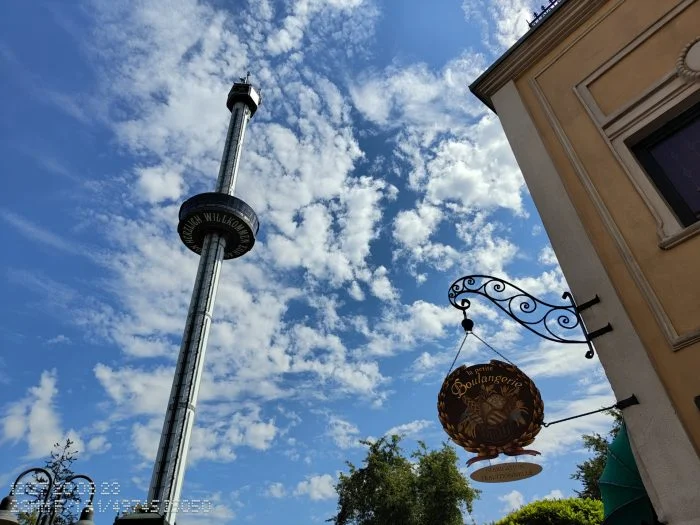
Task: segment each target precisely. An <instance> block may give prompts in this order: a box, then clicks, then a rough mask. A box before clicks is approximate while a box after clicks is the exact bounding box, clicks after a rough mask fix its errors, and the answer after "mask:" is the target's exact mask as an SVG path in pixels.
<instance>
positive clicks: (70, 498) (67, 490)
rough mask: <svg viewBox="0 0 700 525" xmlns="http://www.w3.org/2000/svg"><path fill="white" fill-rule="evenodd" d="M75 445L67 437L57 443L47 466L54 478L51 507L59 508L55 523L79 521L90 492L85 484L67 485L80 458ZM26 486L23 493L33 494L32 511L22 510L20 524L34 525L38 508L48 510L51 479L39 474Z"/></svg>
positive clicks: (47, 461) (64, 524) (55, 524)
mask: <svg viewBox="0 0 700 525" xmlns="http://www.w3.org/2000/svg"><path fill="white" fill-rule="evenodd" d="M74 445H75V442H74V441H73V440H71V439H70V438H67V439H66V441H65V443H54V446H53V450H52V451H51V454H50V456H49V457H48V458H47V459H46V462H45V465H44V468H45V469H46V470H48V471H49V472H50V473H51V476H52V478H53V487H52V492H51V494H50V495H49V500H48V509H51V508H54V509H56V510H55V516H54V521H53V525H70V524H71V523H74V522H75V521H77V520H78V516H79V515H80V508H79V505H80V501H81V498H82V496H85V495H86V494H89V492H88V489H87V488H86V487H85V486H84V485H82V484H76V483H67V484H66V480H67V479H68V478H70V477H71V476H73V475H74V472H73V469H72V465H73V463H74V462H75V461H76V460H77V459H78V451H77V450H75V448H74ZM61 487H62V490H61ZM22 488H23V489H24V490H23V492H24V493H25V494H27V495H28V496H29V501H28V503H29V505H28V507H29V509H30V510H29V512H21V513H20V515H19V521H20V525H34V524H35V523H36V518H37V515H38V509H39V508H42V509H44V510H45V511H48V509H47V508H44V507H43V506H42V505H43V502H44V499H45V497H46V493H47V491H48V490H49V486H48V480H47V479H46V476H44V475H42V474H40V473H37V474H35V475H34V478H33V479H32V481H29V482H27V483H24V484H23V487H22Z"/></svg>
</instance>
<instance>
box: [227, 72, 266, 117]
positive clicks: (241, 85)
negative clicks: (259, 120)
mask: <svg viewBox="0 0 700 525" xmlns="http://www.w3.org/2000/svg"><path fill="white" fill-rule="evenodd" d="M249 78H250V73H248V75H246V77H245V78H241V81H240V82H234V84H233V86H232V87H231V91H229V92H228V98H227V99H226V107H227V108H228V110H229V111H233V106H234V105H235V104H236V102H243V103H244V104H245V105H246V106H248V109H250V116H251V117H252V116H253V115H254V114H255V111H256V110H257V109H258V106H259V105H260V103H261V102H262V98H261V96H260V93H259V92H258V90H256V89H255V88H254V87H253V86H252V85H251V84H250V83H249V82H248V79H249Z"/></svg>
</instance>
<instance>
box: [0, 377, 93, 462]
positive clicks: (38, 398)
mask: <svg viewBox="0 0 700 525" xmlns="http://www.w3.org/2000/svg"><path fill="white" fill-rule="evenodd" d="M57 382H58V376H57V374H56V370H51V371H49V370H45V371H44V372H42V374H41V378H40V379H39V384H38V385H37V386H34V387H30V388H29V389H28V390H27V394H26V396H25V397H24V398H23V399H21V400H19V401H16V402H14V403H11V404H9V405H8V406H7V408H6V409H5V416H4V417H3V418H2V441H12V442H17V441H20V440H26V442H27V449H28V450H27V458H28V459H35V458H39V457H42V456H46V455H47V454H49V453H50V452H51V450H52V449H53V445H54V443H57V442H59V441H63V439H64V438H65V437H70V438H71V439H72V440H73V441H74V442H76V447H77V448H78V449H80V448H82V441H81V440H80V438H79V436H78V435H77V434H76V433H75V431H73V430H70V431H68V432H64V431H63V430H62V429H61V418H60V416H59V414H58V413H57V412H56V408H55V397H56V395H57V394H58V387H57Z"/></svg>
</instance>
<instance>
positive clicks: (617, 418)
mask: <svg viewBox="0 0 700 525" xmlns="http://www.w3.org/2000/svg"><path fill="white" fill-rule="evenodd" d="M610 415H612V416H613V418H614V421H613V427H612V429H611V430H610V432H609V433H608V436H607V437H603V436H601V435H600V434H597V433H596V434H584V435H583V446H584V447H586V449H587V450H590V451H592V452H593V456H592V457H591V458H589V459H587V460H586V461H584V462H582V463H579V464H578V465H576V472H574V473H573V474H572V475H571V478H572V479H575V480H578V481H580V482H581V484H582V485H583V490H581V491H578V490H577V491H576V494H577V495H578V496H579V497H580V498H591V499H601V495H600V488H598V479H599V478H600V476H601V474H603V469H604V468H605V463H606V461H607V454H608V445H610V443H611V442H612V440H613V439H615V437H616V436H617V433H618V432H619V431H620V428H622V422H623V420H622V411H620V410H617V409H613V410H610Z"/></svg>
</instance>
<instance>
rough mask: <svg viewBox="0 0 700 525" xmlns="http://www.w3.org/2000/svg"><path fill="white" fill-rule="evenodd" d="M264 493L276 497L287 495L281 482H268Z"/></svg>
mask: <svg viewBox="0 0 700 525" xmlns="http://www.w3.org/2000/svg"><path fill="white" fill-rule="evenodd" d="M265 495H266V496H269V497H271V498H277V499H279V498H284V497H285V496H286V495H287V490H286V489H285V488H284V485H282V483H279V482H276V483H270V484H269V485H268V486H267V490H266V491H265Z"/></svg>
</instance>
